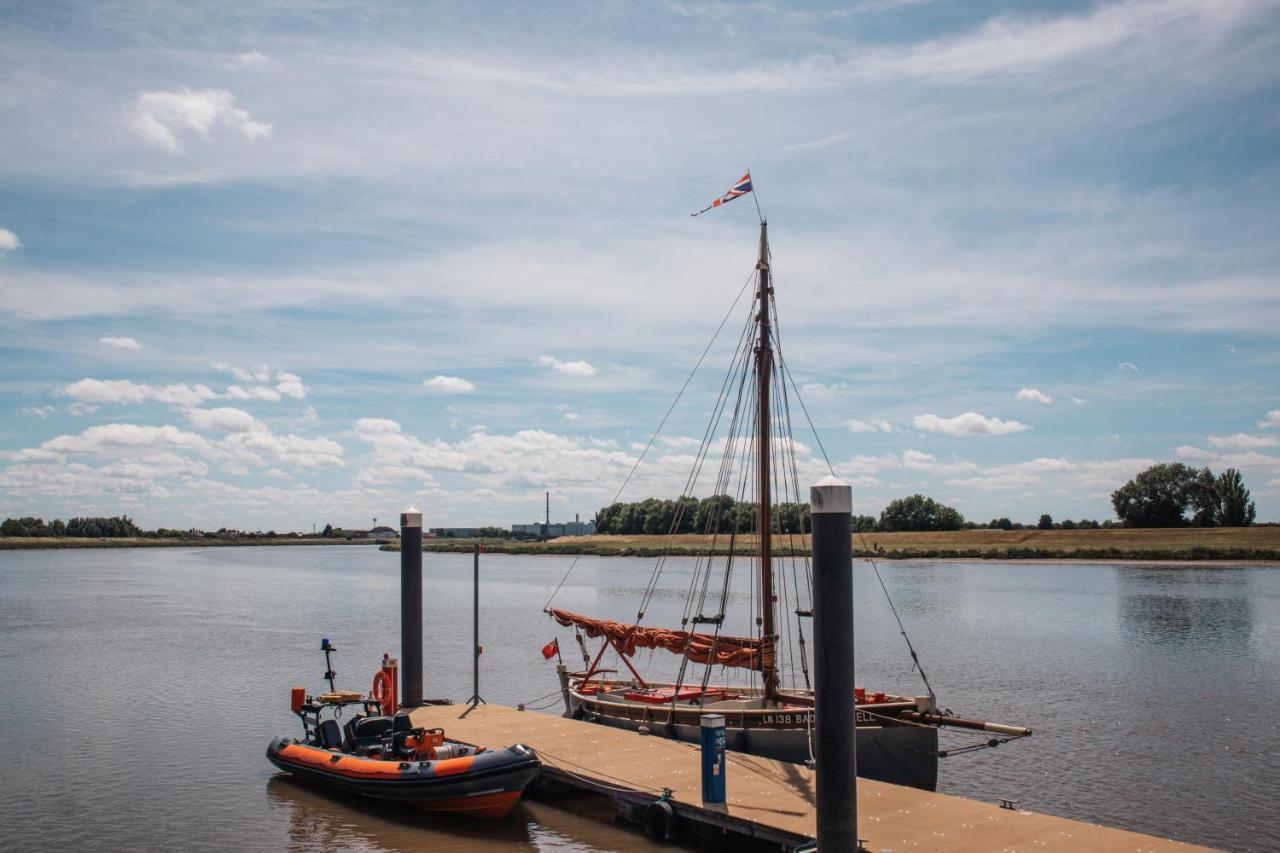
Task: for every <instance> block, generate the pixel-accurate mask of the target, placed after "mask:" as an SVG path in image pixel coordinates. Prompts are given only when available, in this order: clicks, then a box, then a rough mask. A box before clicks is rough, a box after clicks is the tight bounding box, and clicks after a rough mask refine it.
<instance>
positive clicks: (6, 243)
mask: <svg viewBox="0 0 1280 853" xmlns="http://www.w3.org/2000/svg"><path fill="white" fill-rule="evenodd" d="M21 248H22V241H21V240H19V239H18V235H17V234H14V233H13V232H12V231H10V230H9V229H8V228H0V258H3V257H4V254H5V252H16V251H17V250H18V249H21Z"/></svg>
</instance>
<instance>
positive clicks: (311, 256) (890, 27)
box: [0, 0, 1280, 530]
mask: <svg viewBox="0 0 1280 853" xmlns="http://www.w3.org/2000/svg"><path fill="white" fill-rule="evenodd" d="M1278 41H1280V4H1277V3H1276V2H1274V1H1273V0H1218V2H1193V0H1120V2H1104V3H1094V2H1054V3H1050V2H1038V3H1027V2H1023V3H1008V2H964V3H947V2H931V0H868V2H861V3H858V2H854V3H848V4H841V5H839V6H826V5H819V4H795V3H770V2H757V3H741V4H736V3H723V2H683V3H654V4H623V3H603V4H602V3H587V4H541V3H533V4H527V5H520V4H480V3H477V4H467V5H466V6H465V7H463V8H459V7H458V6H457V4H430V3H426V4H424V3H404V4H395V3H381V4H376V5H375V4H363V5H362V4H352V3H344V2H341V0H316V1H315V2H292V0H279V2H273V3H252V4H250V3H237V2H227V3H223V4H219V5H218V6H217V8H216V9H215V8H212V7H205V6H201V5H199V4H197V5H196V6H193V5H192V4H185V3H169V2H145V0H144V2H132V3H114V2H109V0H108V2H95V3H68V2H64V3H58V2H50V3H42V4H24V5H19V6H16V7H15V6H13V5H10V6H7V7H6V8H5V9H4V10H3V11H0V109H2V110H3V114H4V116H5V119H4V121H3V122H0V153H2V154H3V156H0V229H2V230H0V255H2V257H0V294H3V299H0V364H2V365H3V368H2V369H0V515H26V514H35V515H42V516H45V517H68V516H71V515H79V514H115V513H119V512H125V513H128V514H130V515H132V516H134V517H135V518H137V519H138V520H139V521H140V522H141V523H142V524H144V525H145V526H157V525H164V526H188V525H197V526H202V527H219V526H222V525H227V526H233V527H240V528H247V529H264V530H265V529H268V528H276V529H310V526H311V525H312V524H313V523H315V524H321V525H322V524H324V523H325V522H333V523H335V524H341V525H345V526H349V527H350V526H358V525H367V524H368V523H369V521H370V519H372V518H373V517H375V516H376V517H379V518H380V519H389V518H392V517H393V515H394V514H395V513H396V512H397V511H398V510H399V509H401V508H403V507H404V506H405V505H407V504H416V505H417V506H418V507H419V508H421V509H423V510H424V512H425V514H426V518H427V522H428V524H431V525H436V524H440V525H449V524H476V523H496V524H508V523H510V522H513V521H525V520H531V519H533V518H535V517H536V516H537V515H538V513H539V511H540V508H541V501H542V492H543V491H544V489H550V490H551V491H552V492H553V515H555V516H556V517H557V518H565V517H572V515H573V514H574V513H581V514H582V515H583V516H584V517H585V516H589V515H590V514H591V513H592V512H593V511H594V510H595V509H596V508H597V507H599V506H600V505H602V504H603V503H606V502H607V501H608V500H609V499H610V498H611V497H612V496H613V494H614V492H615V491H616V489H617V487H618V485H619V484H620V483H621V482H622V479H623V477H624V476H625V475H626V472H627V470H628V469H629V468H630V467H631V465H632V463H633V462H634V460H635V457H636V455H637V449H636V446H637V443H640V444H642V443H643V442H644V441H645V440H646V439H647V437H648V435H649V433H650V432H651V431H652V429H653V428H654V426H655V425H656V424H657V422H658V420H659V419H660V417H661V415H662V413H663V412H664V411H665V409H666V407H667V405H668V403H669V402H670V400H671V399H672V397H673V396H674V394H675V392H676V391H677V390H678V389H679V387H680V384H681V383H682V382H683V380H684V377H685V376H686V374H687V372H688V370H689V369H690V367H691V366H692V365H693V363H694V362H695V361H696V359H697V357H698V355H699V353H700V352H701V350H702V347H703V346H704V345H705V344H706V342H707V340H708V339H709V338H710V335H711V333H712V331H713V330H714V329H715V326H716V324H717V323H718V322H719V318H720V316H721V315H722V314H723V312H724V311H725V309H726V308H727V306H728V305H729V304H730V302H731V301H732V299H733V297H734V295H735V294H736V293H737V290H738V288H739V286H740V285H741V283H742V282H743V280H744V278H745V277H746V275H747V274H748V273H749V272H750V271H751V268H752V266H753V253H754V248H755V239H756V234H755V221H754V220H755V208H754V206H753V205H751V203H750V201H749V200H741V201H737V202H735V203H734V204H732V205H730V206H728V207H725V208H722V209H720V210H717V211H714V212H713V213H711V214H708V215H707V216H705V217H700V218H698V219H696V220H692V219H690V218H689V216H688V212H689V211H691V210H694V209H697V208H700V207H702V206H703V205H705V204H706V203H707V202H708V201H709V200H710V199H711V198H713V197H715V196H716V195H718V194H719V193H721V192H723V191H724V189H725V188H727V187H728V186H729V185H730V184H731V183H732V182H733V181H734V180H736V178H737V177H738V176H739V175H740V174H741V173H742V172H743V171H744V170H745V169H746V168H747V167H750V169H751V170H752V173H753V176H754V178H755V183H756V187H757V190H758V198H759V201H760V203H761V204H762V206H763V207H764V210H765V213H766V214H767V215H768V217H769V219H770V231H771V238H772V245H773V254H774V272H775V283H776V287H777V299H778V304H779V310H780V312H781V317H782V323H783V330H784V343H785V345H786V347H787V355H788V361H789V363H790V367H791V370H792V372H793V374H794V375H795V378H796V381H797V382H798V383H799V384H800V385H801V386H802V393H803V395H804V398H805V400H806V403H807V405H808V407H809V411H810V412H811V413H812V415H813V417H814V420H815V422H816V424H817V428H818V430H819V432H820V435H821V438H822V443H823V445H825V447H826V449H827V451H828V453H829V454H830V456H831V457H832V460H833V461H834V463H835V467H836V470H837V473H839V474H841V475H843V476H844V477H846V478H847V479H849V480H850V481H851V482H853V483H854V486H855V502H856V509H857V510H858V511H860V512H872V513H875V512H878V511H879V509H880V508H881V507H882V506H883V505H884V503H886V502H887V501H888V500H890V499H892V498H894V497H899V496H902V495H904V494H910V493H912V492H916V491H922V492H925V493H927V494H930V495H933V496H934V497H937V498H939V499H941V500H944V501H946V502H948V503H951V504H953V505H954V506H956V507H957V508H959V509H960V510H961V511H962V512H964V513H965V515H966V516H968V517H970V518H974V519H978V520H987V519H990V518H992V517H994V516H1001V515H1007V516H1010V517H1012V518H1015V519H1020V520H1028V521H1030V520H1034V518H1035V517H1036V516H1038V515H1039V513H1041V512H1050V513H1052V514H1053V515H1054V516H1055V517H1056V518H1068V517H1070V518H1079V517H1096V518H1105V517H1109V516H1110V502H1109V499H1108V495H1109V493H1110V492H1111V491H1112V490H1113V489H1114V488H1115V487H1116V486H1118V485H1120V484H1121V483H1123V482H1124V481H1125V480H1126V479H1128V478H1129V477H1131V476H1132V475H1133V474H1135V473H1136V472H1137V471H1139V470H1141V469H1142V468H1143V467H1145V466H1146V465H1149V464H1151V463H1152V462H1156V461H1170V460H1182V461H1186V462H1188V463H1193V464H1197V465H1201V464H1204V465H1209V466H1210V467H1212V468H1213V469H1214V470H1220V469H1222V468H1225V467H1230V466H1234V467H1238V468H1240V469H1241V470H1242V471H1243V472H1244V474H1245V478H1246V483H1247V484H1248V486H1249V487H1250V488H1251V489H1252V491H1253V494H1254V497H1255V499H1256V501H1257V503H1258V508H1259V516H1260V518H1262V519H1267V520H1275V519H1277V518H1280V381H1277V379H1276V376H1277V375H1278V372H1280V334H1278V330H1280V277H1278V274H1277V271H1278V270H1280V241H1277V240H1276V237H1275V235H1276V233H1277V222H1280V216H1278V215H1277V214H1278V213H1280V201H1278V200H1277V199H1280V168H1278V167H1280V65H1278V64H1277V63H1276V61H1275V56H1276V50H1277V43H1278ZM726 363H727V353H726V352H725V349H724V347H720V348H718V349H717V351H716V352H715V353H713V356H712V358H711V360H710V366H709V368H708V369H707V370H706V371H705V372H704V373H702V374H699V376H698V378H697V379H695V382H694V384H693V386H692V388H691V390H690V392H689V394H688V396H687V397H686V402H684V403H682V404H681V406H680V407H679V408H677V410H676V412H675V414H674V415H673V418H672V421H671V422H670V423H669V425H668V427H667V429H666V430H665V431H664V433H663V437H664V438H665V439H666V440H665V441H660V442H659V443H658V444H657V445H656V450H655V452H653V453H652V454H651V456H650V458H649V459H648V460H647V461H646V464H645V465H644V466H642V468H641V472H640V474H639V476H638V477H637V479H636V480H635V481H633V483H632V484H631V485H630V486H629V487H628V489H627V491H626V492H625V493H624V495H623V497H624V499H627V498H631V499H639V498H643V497H647V496H649V495H650V494H655V495H663V496H670V495H674V494H675V493H676V492H677V491H678V490H679V487H680V484H681V482H682V481H683V477H684V474H685V472H686V468H687V466H688V462H689V456H688V454H689V451H688V448H687V446H686V445H687V441H682V439H683V438H686V437H688V436H691V435H700V434H701V429H702V426H703V423H704V418H705V415H706V412H707V410H708V408H709V406H710V403H711V399H712V397H713V395H714V389H715V388H716V387H718V380H719V370H720V369H722V367H723V365H725V364H726ZM797 439H798V440H799V441H800V442H801V444H802V446H801V447H800V448H799V450H800V467H801V469H802V470H801V476H802V478H809V477H812V478H814V479H816V478H817V477H818V476H820V475H821V474H822V473H824V466H823V465H822V464H821V463H820V458H819V456H818V453H817V448H816V442H814V441H813V440H812V436H811V435H809V434H807V431H802V430H798V431H797ZM696 491H697V492H698V493H699V494H705V492H706V491H707V489H706V488H703V489H698V490H696Z"/></svg>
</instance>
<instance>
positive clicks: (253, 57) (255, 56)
mask: <svg viewBox="0 0 1280 853" xmlns="http://www.w3.org/2000/svg"><path fill="white" fill-rule="evenodd" d="M266 61H267V57H266V56H264V55H263V54H261V53H260V52H258V51H256V50H250V51H248V52H246V53H240V54H236V56H235V57H234V58H233V59H232V60H231V62H229V63H227V67H229V68H256V67H257V66H259V65H263V64H265V63H266Z"/></svg>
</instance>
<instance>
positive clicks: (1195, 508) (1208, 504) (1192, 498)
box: [1111, 462, 1218, 527]
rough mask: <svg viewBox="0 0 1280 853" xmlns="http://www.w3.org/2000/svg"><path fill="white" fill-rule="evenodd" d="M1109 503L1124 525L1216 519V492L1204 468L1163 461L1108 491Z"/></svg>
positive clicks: (1209, 522) (1197, 522)
mask: <svg viewBox="0 0 1280 853" xmlns="http://www.w3.org/2000/svg"><path fill="white" fill-rule="evenodd" d="M1111 505H1112V506H1113V507H1115V511H1116V517H1117V518H1119V519H1120V521H1122V522H1123V523H1124V526H1125V527H1182V526H1184V525H1186V524H1194V525H1198V526H1210V525H1213V524H1215V523H1216V520H1217V515H1218V491H1217V488H1216V483H1215V481H1214V479H1213V474H1212V473H1211V472H1210V471H1209V469H1208V468H1199V469H1197V468H1192V467H1190V466H1188V465H1183V464H1182V463H1181V462H1167V463H1163V464H1160V465H1152V466H1151V467H1150V468H1148V469H1147V470H1145V471H1143V472H1142V473H1140V474H1138V476H1136V477H1134V478H1133V479H1132V480H1130V481H1129V482H1127V483H1125V484H1124V485H1123V486H1121V487H1120V488H1118V489H1116V490H1115V491H1114V492H1112V493H1111ZM1187 513H1191V516H1190V518H1188V517H1187Z"/></svg>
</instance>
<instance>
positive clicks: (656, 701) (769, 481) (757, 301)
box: [546, 175, 1031, 790]
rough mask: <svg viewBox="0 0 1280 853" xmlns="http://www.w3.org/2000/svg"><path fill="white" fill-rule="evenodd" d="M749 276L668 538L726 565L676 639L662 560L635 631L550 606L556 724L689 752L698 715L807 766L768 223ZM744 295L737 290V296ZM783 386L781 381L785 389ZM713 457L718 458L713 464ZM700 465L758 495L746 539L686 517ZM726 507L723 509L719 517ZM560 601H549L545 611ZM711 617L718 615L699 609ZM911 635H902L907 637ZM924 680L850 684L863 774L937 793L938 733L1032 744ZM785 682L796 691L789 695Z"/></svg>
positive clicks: (800, 615)
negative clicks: (661, 600)
mask: <svg viewBox="0 0 1280 853" xmlns="http://www.w3.org/2000/svg"><path fill="white" fill-rule="evenodd" d="M739 187H745V190H743V192H750V189H751V184H750V175H747V176H746V177H745V178H744V180H743V181H742V182H740V183H739V184H738V185H737V186H736V187H735V190H737V189H738V188H739ZM732 192H733V191H731V193H732ZM738 194H741V193H738ZM727 197H729V196H727ZM732 197H736V196H732ZM757 209H758V208H757ZM753 278H754V280H755V285H756V287H755V297H754V299H753V300H752V305H751V310H750V314H749V316H748V318H747V320H746V322H745V324H744V327H743V330H742V333H741V336H740V338H739V344H738V347H737V350H736V352H735V356H734V359H733V362H732V364H731V365H730V368H729V371H728V373H727V375H726V377H725V381H724V383H723V384H722V386H721V395H720V398H719V399H718V400H717V402H716V405H715V407H714V408H713V412H712V417H711V423H710V424H709V425H708V427H707V429H706V431H705V433H704V436H703V440H702V444H701V447H700V448H699V450H698V452H697V455H696V456H695V462H694V466H693V471H692V473H691V474H690V476H689V478H688V480H687V483H686V487H685V491H684V495H682V499H681V500H680V501H678V502H677V504H676V506H677V509H676V515H675V518H674V519H673V520H672V522H671V525H670V530H669V533H671V534H675V533H679V532H686V531H688V532H699V533H702V534H704V535H705V536H707V537H709V541H710V544H711V548H710V549H709V553H715V551H716V550H717V549H719V550H727V552H728V553H727V555H726V556H724V557H719V558H717V557H711V556H707V557H700V558H697V559H696V561H695V566H694V572H693V577H692V579H691V581H690V583H689V591H688V594H687V595H686V596H685V605H684V615H683V618H682V621H681V626H680V628H679V629H667V628H660V627H649V626H645V625H642V624H641V623H642V622H643V620H644V617H645V610H646V608H647V607H648V605H649V604H650V602H651V601H652V598H653V593H654V590H655V589H656V588H657V579H658V577H659V576H660V575H661V573H662V570H663V568H664V566H665V564H666V557H665V556H663V557H659V558H658V562H657V565H656V567H655V569H654V573H653V577H652V579H651V581H650V584H649V586H648V588H647V590H646V593H645V595H644V598H643V600H642V601H641V604H640V608H639V610H638V612H637V614H636V617H635V621H634V622H632V623H623V622H615V621H611V620H607V619H599V618H595V617H592V616H588V615H583V614H580V613H576V612H572V611H569V610H564V609H559V608H555V607H552V606H551V602H548V605H547V607H546V612H547V613H548V615H549V616H550V617H551V618H552V619H553V620H555V622H556V623H558V624H559V625H561V626H564V627H567V628H572V629H573V630H574V632H575V634H576V635H577V641H578V644H579V647H580V648H581V649H582V652H583V663H584V669H582V670H579V671H571V670H570V669H569V668H568V667H567V666H565V665H564V664H563V663H561V664H560V665H559V666H558V667H557V671H558V674H559V678H560V683H561V692H562V695H563V697H564V702H565V716H569V717H574V718H577V719H584V720H588V721H592V722H598V723H601V724H604V725H610V726H618V727H622V728H627V729H632V730H640V731H646V732H648V733H650V734H652V735H657V736H665V737H670V738H676V739H679V740H683V741H689V742H694V743H696V742H697V741H698V740H699V737H700V734H699V732H700V718H701V716H702V714H704V713H716V714H723V715H724V717H725V725H726V735H727V738H728V742H727V746H728V748H730V749H732V750H736V751H740V752H745V753H750V754H754V755H760V756H766V757H769V758H775V759H780V760H784V761H791V762H797V763H798V762H804V761H811V760H812V759H813V757H814V756H813V754H812V741H811V732H812V728H813V707H814V701H813V690H812V687H811V684H810V677H809V658H808V650H807V648H806V646H805V631H804V623H805V620H807V619H809V618H811V616H812V602H813V592H812V583H811V572H810V565H809V556H808V554H807V553H805V552H806V551H807V543H806V541H805V537H804V533H805V531H806V530H807V525H808V519H807V517H806V516H804V515H803V514H800V516H799V518H798V519H797V518H796V513H795V512H794V508H795V507H796V506H797V505H802V501H801V497H800V485H799V471H798V466H797V463H796V453H795V442H794V440H793V438H792V435H791V419H790V396H791V394H792V393H794V394H796V395H797V398H798V394H799V391H798V389H796V388H795V383H794V381H793V380H791V376H790V372H789V371H788V370H787V368H786V362H785V360H784V359H783V356H782V347H781V343H780V340H779V335H778V328H777V323H776V320H775V318H776V304H775V302H774V292H773V280H772V273H771V256H770V252H769V241H768V225H767V223H766V222H765V221H764V218H763V216H762V217H761V220H760V243H759V254H758V257H757V262H756V268H755V274H754V275H753ZM745 291H746V285H744V287H743V292H744V293H745ZM741 296H742V293H740V294H739V299H741ZM735 304H736V303H735ZM732 311H733V309H732V308H731V309H730V313H732ZM727 316H728V315H726V317H727ZM721 328H723V324H722V326H721ZM717 334H719V333H718V332H717ZM712 343H714V338H713V341H712ZM709 350H710V346H709V347H708V351H709ZM696 369H697V368H695V371H696ZM691 378H692V377H691ZM784 380H790V388H788V383H787V381H784ZM686 387H687V386H686ZM678 399H679V398H677V401H678ZM801 405H803V403H802V402H801ZM673 408H674V404H673ZM819 444H820V442H819ZM717 449H719V450H720V452H719V454H718V456H719V459H718V461H713V460H715V456H716V453H715V452H714V451H715V450H717ZM642 459H643V455H642ZM706 465H710V466H718V470H717V472H716V476H715V481H714V486H713V488H714V490H715V491H714V494H717V495H725V494H729V493H730V492H733V493H734V494H736V496H737V498H738V500H739V502H742V501H744V500H746V501H747V502H748V505H750V500H751V499H754V513H753V517H752V519H751V523H750V526H749V529H747V530H743V531H741V532H743V533H746V534H749V535H741V536H740V535H739V533H740V530H741V527H742V525H741V521H740V519H738V518H736V517H734V518H727V517H725V516H726V515H727V512H726V513H721V512H719V511H716V510H713V511H712V512H708V513H704V514H703V515H704V517H703V518H702V519H701V520H700V521H701V524H700V525H699V526H694V525H693V524H692V523H691V521H692V520H691V519H688V518H686V517H685V513H686V510H687V507H688V504H687V503H686V501H685V499H684V497H685V496H687V495H691V494H693V489H694V488H695V487H697V486H698V481H699V477H700V475H701V474H702V472H703V468H704V466H706ZM779 495H781V496H782V497H783V499H784V500H785V499H786V498H792V499H793V500H794V503H792V504H791V508H792V510H793V511H792V512H791V515H790V518H789V519H788V520H787V522H786V523H785V524H784V521H783V514H782V513H781V512H779V507H778V506H775V498H776V497H777V496H779ZM728 504H729V502H728V501H725V502H724V505H725V506H726V507H727V506H728ZM797 528H798V529H797ZM850 535H852V531H850ZM725 538H727V539H728V542H727V543H725V542H724V539H725ZM775 540H786V541H787V544H788V545H789V546H790V547H789V548H788V549H787V552H788V553H789V554H795V553H796V552H797V551H800V552H801V553H804V554H805V555H804V556H803V557H801V558H800V559H799V560H798V561H797V559H796V558H795V557H794V556H792V557H781V558H779V557H775V556H774V554H773V547H774V542H775ZM797 544H798V545H799V547H797ZM726 545H727V547H726ZM744 565H745V568H744ZM873 568H874V564H873ZM571 571H572V566H571V567H570V572H571ZM743 571H750V573H751V579H752V584H751V586H752V587H753V594H752V598H753V599H754V601H753V602H752V604H753V606H754V613H753V614H752V615H753V617H754V619H753V621H754V624H753V625H752V627H751V630H750V635H749V636H735V635H730V634H727V633H725V632H723V631H722V628H723V627H724V626H725V624H726V603H727V601H728V600H729V599H730V598H731V595H730V586H731V579H732V578H733V576H734V574H735V572H743ZM876 571H877V573H878V569H877V570H876ZM788 574H789V579H790V584H788V577H787V575H788ZM567 577H568V576H567V575H566V579H567ZM562 585H563V583H562ZM557 592H558V589H557ZM885 594H886V595H887V594H888V591H887V589H886V590H885ZM555 597H556V596H555V594H553V595H552V601H554V599H555ZM712 609H713V610H714V611H715V612H713V613H708V612H707V611H708V610H712ZM895 618H896V611H895ZM583 635H585V637H586V639H598V640H600V646H599V650H598V651H597V653H596V654H595V656H594V659H590V658H589V655H588V652H587V647H586V645H585V641H584V639H583ZM906 636H907V635H906V632H905V630H904V631H903V637H904V638H906ZM907 643H908V648H909V650H910V654H911V657H912V660H913V661H914V662H915V663H916V665H917V667H918V664H919V659H918V657H917V656H916V653H915V650H914V649H913V648H911V647H910V640H909V638H908V639H907ZM641 649H660V650H664V651H667V652H670V653H672V654H674V655H677V656H679V658H680V666H679V671H678V675H677V676H676V678H675V679H674V680H672V681H654V680H649V679H646V678H645V677H644V676H642V675H641V673H640V671H639V670H638V669H637V667H636V666H635V664H634V662H633V657H634V656H635V654H636V652H637V651H638V650H641ZM609 650H612V651H613V652H615V653H616V656H617V658H618V659H619V660H620V661H621V663H622V664H623V665H624V666H625V667H626V670H627V671H628V673H627V674H621V675H620V674H619V673H618V672H617V671H616V670H613V669H602V668H601V667H602V664H603V663H604V656H605V653H606V652H607V651H609ZM715 667H720V668H721V669H720V678H721V680H724V678H725V673H726V671H727V670H737V671H740V672H745V673H746V674H747V676H748V683H745V684H728V683H719V684H712V682H711V679H712V675H713V669H714V668H715ZM628 674H629V677H627V675H628ZM920 674H921V676H922V680H923V681H924V687H925V689H924V692H923V694H922V695H915V696H903V695H897V694H892V693H884V692H868V691H864V690H863V689H861V688H859V689H858V690H857V691H856V695H855V696H851V697H850V701H853V702H854V703H855V707H856V727H857V737H856V748H857V767H858V773H859V775H862V776H866V777H868V778H873V779H879V780H882V781H886V782H893V783H897V784H904V785H912V786H915V787H919V788H924V789H928V790H932V789H934V788H935V787H936V785H937V780H938V758H939V756H940V755H945V754H946V753H945V752H944V751H940V750H939V739H938V732H939V729H940V728H941V727H953V728H958V729H968V730H973V731H978V732H983V733H986V735H997V736H999V737H987V736H985V735H984V740H985V743H977V742H975V743H971V744H970V745H968V746H964V747H961V749H964V750H967V749H974V748H982V747H983V746H994V745H996V744H998V743H1002V742H1004V741H1005V740H1010V739H1014V738H1019V737H1025V736H1028V735H1030V734H1031V730H1030V729H1029V728H1024V727H1021V726H1009V725H1002V724H999V723H991V722H985V721H981V720H971V719H965V718H961V717H957V716H954V715H952V714H951V712H950V711H946V712H942V711H940V710H939V706H938V703H937V700H936V697H935V695H934V693H933V690H932V689H931V688H930V687H929V685H928V680H927V678H923V670H920ZM784 676H785V677H788V678H789V679H790V681H791V682H792V683H790V684H788V685H784V684H783V683H782V682H783V678H784ZM953 751H959V750H953Z"/></svg>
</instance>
